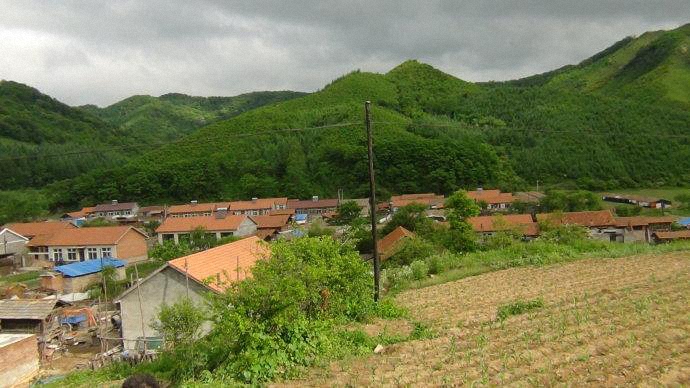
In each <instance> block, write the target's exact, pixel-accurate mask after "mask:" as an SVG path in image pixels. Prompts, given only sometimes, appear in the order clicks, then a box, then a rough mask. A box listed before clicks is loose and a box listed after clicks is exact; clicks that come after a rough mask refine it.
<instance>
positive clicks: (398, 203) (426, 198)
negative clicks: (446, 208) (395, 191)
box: [390, 193, 446, 208]
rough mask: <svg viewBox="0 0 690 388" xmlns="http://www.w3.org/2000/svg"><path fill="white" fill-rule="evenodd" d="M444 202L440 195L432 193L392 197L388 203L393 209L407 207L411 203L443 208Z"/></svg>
mask: <svg viewBox="0 0 690 388" xmlns="http://www.w3.org/2000/svg"><path fill="white" fill-rule="evenodd" d="M445 200H446V199H445V198H444V197H443V196H442V195H436V194H434V193H422V194H402V195H394V196H392V197H391V200H390V203H391V205H392V206H393V207H394V208H399V207H403V206H407V205H409V204H412V203H418V204H421V205H427V206H429V207H443V203H444V202H445Z"/></svg>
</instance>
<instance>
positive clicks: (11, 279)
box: [0, 271, 41, 286]
mask: <svg viewBox="0 0 690 388" xmlns="http://www.w3.org/2000/svg"><path fill="white" fill-rule="evenodd" d="M40 276H41V272H39V271H29V272H22V273H18V274H14V275H7V276H3V277H0V284H11V283H24V284H26V285H27V286H28V285H31V284H33V283H36V282H37V281H38V278H39V277H40Z"/></svg>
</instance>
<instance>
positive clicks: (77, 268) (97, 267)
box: [55, 258, 127, 277]
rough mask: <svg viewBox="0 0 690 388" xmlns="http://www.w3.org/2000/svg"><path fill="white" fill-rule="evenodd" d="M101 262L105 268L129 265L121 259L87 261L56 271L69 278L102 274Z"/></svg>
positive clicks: (63, 266)
mask: <svg viewBox="0 0 690 388" xmlns="http://www.w3.org/2000/svg"><path fill="white" fill-rule="evenodd" d="M101 261H102V262H103V266H104V267H108V266H110V267H115V268H120V267H124V266H125V264H127V263H126V262H125V261H122V260H119V259H111V258H104V259H102V260H101V259H95V260H85V261H80V262H78V263H72V264H65V265H61V266H58V267H55V270H56V271H58V272H60V273H62V274H63V275H64V276H68V277H77V276H84V275H89V274H92V273H96V272H101Z"/></svg>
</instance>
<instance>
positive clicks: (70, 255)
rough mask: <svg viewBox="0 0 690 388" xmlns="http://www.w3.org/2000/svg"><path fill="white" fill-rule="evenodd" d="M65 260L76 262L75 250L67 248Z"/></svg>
mask: <svg viewBox="0 0 690 388" xmlns="http://www.w3.org/2000/svg"><path fill="white" fill-rule="evenodd" d="M67 260H70V261H77V248H67Z"/></svg>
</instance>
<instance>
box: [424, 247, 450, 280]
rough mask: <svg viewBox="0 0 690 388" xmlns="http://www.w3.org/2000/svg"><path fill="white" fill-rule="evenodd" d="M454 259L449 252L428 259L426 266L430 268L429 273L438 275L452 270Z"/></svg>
mask: <svg viewBox="0 0 690 388" xmlns="http://www.w3.org/2000/svg"><path fill="white" fill-rule="evenodd" d="M454 259H455V256H454V255H453V254H451V253H449V252H444V253H441V254H437V255H431V256H429V257H427V258H426V264H427V266H428V267H429V273H430V274H432V275H436V274H440V273H441V272H445V271H447V270H449V269H451V268H452V267H453V261H454Z"/></svg>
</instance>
